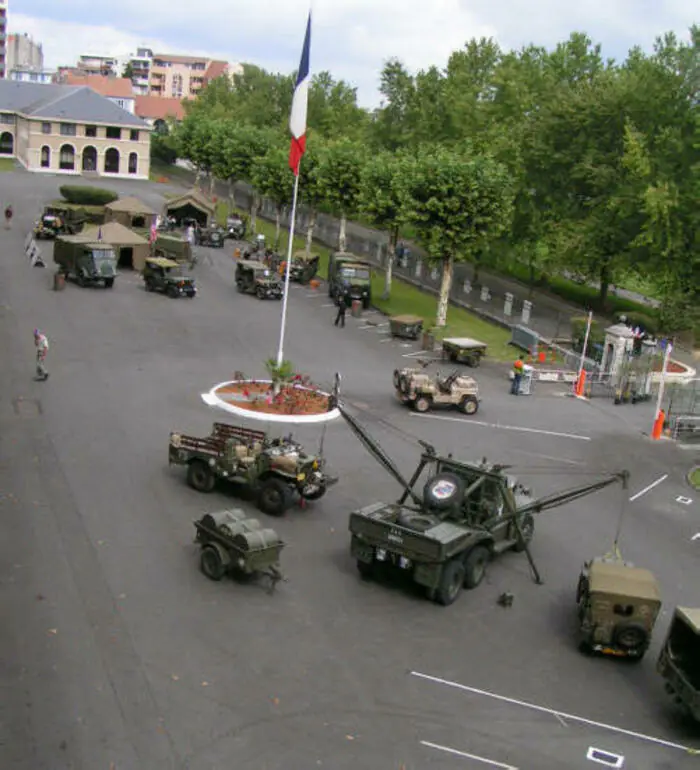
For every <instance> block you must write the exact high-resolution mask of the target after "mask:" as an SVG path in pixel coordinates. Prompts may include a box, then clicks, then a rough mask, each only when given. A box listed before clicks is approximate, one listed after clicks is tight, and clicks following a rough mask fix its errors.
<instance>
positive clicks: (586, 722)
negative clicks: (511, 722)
mask: <svg viewBox="0 0 700 770" xmlns="http://www.w3.org/2000/svg"><path fill="white" fill-rule="evenodd" d="M410 673H411V676H415V677H418V678H419V679H426V680H427V681H429V682H435V683H436V684H443V685H446V686H447V687H453V688H454V689H456V690H464V691H465V692H471V693H474V694H475V695H483V696H484V697H486V698H493V699H494V700H499V701H502V702H503V703H510V704H511V705H513V706H522V707H523V708H527V709H531V710H532V711H539V712H540V713H542V714H549V715H550V716H554V717H562V718H563V719H568V720H570V721H572V722H580V723H581V724H584V725H588V726H589V727H597V728H599V729H601V730H609V731H610V732H613V733H619V734H620V735H627V736H628V737H630V738H637V739H638V740H640V741H646V742H647V743H654V744H656V745H657V746H664V747H665V748H668V749H679V750H680V751H685V752H687V753H689V754H695V753H697V751H698V750H697V749H694V748H692V747H690V746H683V745H682V744H680V743H673V742H672V741H666V740H664V739H663V738H654V737H653V736H651V735H645V734H644V733H637V732H634V730H626V729H624V728H623V727H615V725H608V724H606V723H605V722H596V721H595V720H593V719H586V718H585V717H579V716H576V715H575V714H567V713H566V712H565V711H556V710H555V709H550V708H546V707H545V706H538V705H536V704H535V703H528V702H527V701H524V700H517V699H516V698H508V697H507V696H505V695H497V694H496V693H493V692H488V690H479V689H478V688H477V687H469V686H468V685H466V684H460V683H459V682H452V681H450V680H449V679H441V678H440V677H438V676H431V675H430V674H421V673H420V672H419V671H411V672H410Z"/></svg>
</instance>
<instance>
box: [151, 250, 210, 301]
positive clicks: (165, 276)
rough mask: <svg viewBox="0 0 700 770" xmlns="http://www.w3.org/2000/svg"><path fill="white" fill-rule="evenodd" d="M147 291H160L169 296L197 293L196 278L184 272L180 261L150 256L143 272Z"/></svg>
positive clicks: (191, 297) (192, 296)
mask: <svg viewBox="0 0 700 770" xmlns="http://www.w3.org/2000/svg"><path fill="white" fill-rule="evenodd" d="M142 276H143V280H144V283H145V285H146V291H160V292H162V293H163V294H166V295H167V296H168V297H173V298H175V297H189V298H190V299H193V298H194V297H195V296H196V295H197V287H196V286H195V281H194V278H192V277H190V276H188V275H185V274H184V273H183V272H182V266H181V265H180V263H179V262H175V261H174V260H172V259H165V257H148V258H147V259H146V264H145V265H144V268H143V272H142Z"/></svg>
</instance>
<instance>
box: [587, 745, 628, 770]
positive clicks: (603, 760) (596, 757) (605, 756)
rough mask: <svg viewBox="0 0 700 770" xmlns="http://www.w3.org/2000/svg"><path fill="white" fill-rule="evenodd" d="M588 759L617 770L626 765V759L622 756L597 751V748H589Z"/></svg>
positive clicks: (600, 750)
mask: <svg viewBox="0 0 700 770" xmlns="http://www.w3.org/2000/svg"><path fill="white" fill-rule="evenodd" d="M586 759H590V760H591V762H597V763H598V764H599V765H606V766H607V767H613V768H615V769H616V770H620V768H621V767H622V766H623V765H624V764H625V758H624V757H623V756H622V754H613V753H612V752H610V751H603V750H602V749H596V748H595V746H589V747H588V753H587V754H586Z"/></svg>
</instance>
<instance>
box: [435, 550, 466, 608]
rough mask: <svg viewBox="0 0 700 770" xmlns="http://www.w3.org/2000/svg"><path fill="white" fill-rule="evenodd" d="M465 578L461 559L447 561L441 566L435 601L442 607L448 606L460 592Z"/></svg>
mask: <svg viewBox="0 0 700 770" xmlns="http://www.w3.org/2000/svg"><path fill="white" fill-rule="evenodd" d="M464 580H465V568H464V562H463V561H462V560H461V559H453V560H452V561H448V562H447V564H445V566H444V567H443V568H442V575H441V576H440V585H439V586H438V589H437V591H436V592H435V602H437V604H441V605H442V606H443V607H449V606H450V604H453V603H454V602H455V600H456V599H457V597H458V596H459V595H460V594H461V593H462V587H463V586H464Z"/></svg>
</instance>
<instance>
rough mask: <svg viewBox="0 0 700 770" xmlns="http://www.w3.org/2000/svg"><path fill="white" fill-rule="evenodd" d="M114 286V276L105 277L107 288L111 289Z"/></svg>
mask: <svg viewBox="0 0 700 770" xmlns="http://www.w3.org/2000/svg"><path fill="white" fill-rule="evenodd" d="M113 286H114V278H105V289H111V288H112V287H113Z"/></svg>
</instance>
